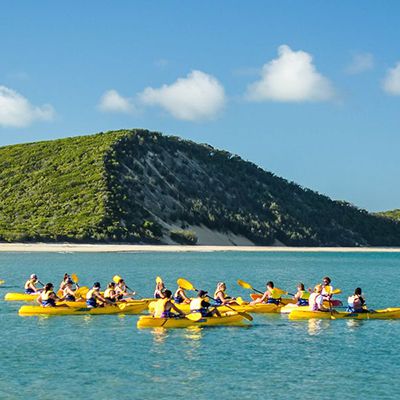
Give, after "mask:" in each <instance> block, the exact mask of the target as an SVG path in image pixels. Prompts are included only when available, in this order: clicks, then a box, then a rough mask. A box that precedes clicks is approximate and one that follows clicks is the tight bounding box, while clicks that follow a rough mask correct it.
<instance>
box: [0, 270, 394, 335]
mask: <svg viewBox="0 0 400 400" xmlns="http://www.w3.org/2000/svg"><path fill="white" fill-rule="evenodd" d="M64 278H65V279H64V280H63V282H64V281H65V285H63V283H61V285H60V289H59V290H58V291H57V292H54V291H52V287H53V286H52V285H51V284H46V285H43V287H44V289H37V290H36V287H35V283H36V282H40V281H38V279H37V277H36V275H34V274H33V275H31V281H33V282H34V284H33V285H30V284H29V282H30V281H29V280H28V281H27V283H26V284H25V290H26V291H27V292H28V293H7V294H6V295H5V300H6V301H27V302H32V301H35V300H36V301H37V302H38V303H39V304H38V305H23V306H22V307H21V308H20V309H19V314H20V315H23V316H28V315H104V314H141V313H143V312H144V311H146V310H148V311H149V312H150V315H142V316H140V317H139V319H138V322H137V326H138V328H161V327H163V328H186V327H190V326H201V327H204V326H241V325H247V324H248V322H249V321H251V320H252V319H253V317H252V316H251V315H250V314H253V313H255V314H257V313H265V314H266V313H281V314H288V317H289V319H291V320H299V319H399V318H400V308H387V309H382V310H375V311H372V310H367V309H366V307H365V305H364V302H363V299H362V296H361V289H360V296H358V297H357V296H354V295H353V297H352V299H353V301H354V304H352V305H353V306H354V307H356V308H355V309H354V308H353V309H349V310H347V311H338V310H336V309H335V308H336V307H340V306H341V305H342V303H341V301H340V300H337V299H333V298H332V296H333V295H334V294H339V293H340V292H341V291H340V290H339V289H336V290H333V288H332V286H331V285H330V280H329V284H328V283H327V284H325V286H322V285H317V286H316V288H315V291H318V290H317V288H318V286H321V290H320V291H319V292H318V293H314V291H311V290H308V291H306V290H305V289H304V285H302V284H300V286H298V291H297V293H296V294H290V293H288V292H286V291H284V290H281V289H279V288H276V287H274V285H273V283H272V282H268V283H267V290H266V291H265V292H261V291H259V290H257V289H255V288H253V287H252V286H251V285H250V284H249V283H247V282H244V281H242V280H238V284H239V285H240V286H241V287H243V288H246V289H250V290H252V292H253V293H251V295H250V297H251V301H250V302H247V301H244V300H243V299H242V298H241V297H237V298H231V297H229V296H227V295H226V285H225V283H223V282H220V283H219V284H218V285H217V289H216V291H215V293H214V296H209V295H208V294H207V292H205V291H203V290H197V289H196V288H195V287H194V286H193V284H192V283H191V282H189V281H187V280H185V279H183V278H180V279H178V280H177V284H178V289H177V290H176V292H175V294H174V296H172V292H170V291H169V290H167V289H166V288H165V285H164V282H163V281H162V279H161V278H160V277H157V279H156V290H155V293H154V297H153V298H143V299H134V298H133V296H132V294H134V292H131V293H129V292H128V287H127V286H126V284H125V283H124V280H123V279H122V278H121V277H120V276H118V275H115V276H114V277H113V281H114V283H115V285H113V284H112V282H111V283H110V284H109V285H108V287H107V289H106V290H105V291H104V292H100V285H99V284H98V285H97V283H96V284H95V285H93V287H92V288H88V287H85V286H81V287H79V286H78V281H79V279H78V277H77V276H76V274H71V276H69V275H67V274H65V276H64ZM324 279H325V278H324ZM1 282H2V281H1V280H0V284H1ZM121 282H122V284H121ZM31 283H32V282H31ZM71 284H74V285H75V289H74V290H72V289H71V287H72V286H71ZM49 285H51V286H49ZM49 287H50V289H49ZM115 287H119V288H120V289H119V290H117V289H115ZM33 288H34V289H33ZM358 289H359V288H358ZM46 291H47V292H46ZM185 291H194V292H196V294H197V296H196V297H194V298H191V297H188V296H187V295H186V293H185ZM29 292H30V293H29ZM50 292H51V294H49V293H50ZM310 292H312V293H310ZM357 293H358V292H357V289H356V294H357ZM287 295H291V297H287ZM318 296H320V298H321V300H320V301H319V300H318ZM72 298H73V299H72ZM310 299H314V300H313V301H314V302H315V301H317V302H319V303H318V307H317V308H315V307H314V308H313V307H311V306H310V304H308V302H309V300H310ZM315 299H317V300H315ZM349 299H350V297H349ZM360 299H362V301H361V305H358V303H357V302H359V301H360ZM349 304H350V303H349ZM361 306H362V308H357V307H361Z"/></svg>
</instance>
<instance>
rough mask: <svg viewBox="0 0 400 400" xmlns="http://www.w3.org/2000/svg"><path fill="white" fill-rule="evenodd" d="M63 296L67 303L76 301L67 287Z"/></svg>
mask: <svg viewBox="0 0 400 400" xmlns="http://www.w3.org/2000/svg"><path fill="white" fill-rule="evenodd" d="M63 296H64V298H65V301H75V300H76V299H75V296H74V295H73V294H71V293H70V292H67V287H65V288H64V290H63Z"/></svg>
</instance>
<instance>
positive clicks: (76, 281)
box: [71, 273, 79, 283]
mask: <svg viewBox="0 0 400 400" xmlns="http://www.w3.org/2000/svg"><path fill="white" fill-rule="evenodd" d="M71 278H72V280H73V281H74V282H75V283H78V282H79V277H78V275H77V274H75V273H73V274H71Z"/></svg>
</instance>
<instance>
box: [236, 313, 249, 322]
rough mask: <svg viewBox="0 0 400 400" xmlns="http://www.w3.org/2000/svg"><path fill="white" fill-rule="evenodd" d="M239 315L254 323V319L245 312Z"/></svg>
mask: <svg viewBox="0 0 400 400" xmlns="http://www.w3.org/2000/svg"><path fill="white" fill-rule="evenodd" d="M238 314H239V315H241V316H242V317H243V318H246V319H247V320H248V321H253V317H252V316H251V315H250V314H247V313H245V312H238Z"/></svg>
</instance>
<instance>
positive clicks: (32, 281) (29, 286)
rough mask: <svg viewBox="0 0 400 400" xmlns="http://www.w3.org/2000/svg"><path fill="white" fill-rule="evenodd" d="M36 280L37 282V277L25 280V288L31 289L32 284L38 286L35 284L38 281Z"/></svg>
mask: <svg viewBox="0 0 400 400" xmlns="http://www.w3.org/2000/svg"><path fill="white" fill-rule="evenodd" d="M36 282H37V281H36V280H35V279H28V280H27V281H26V282H25V286H24V289H25V290H27V289H31V285H32V286H33V287H34V288H36V286H35V283H36Z"/></svg>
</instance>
